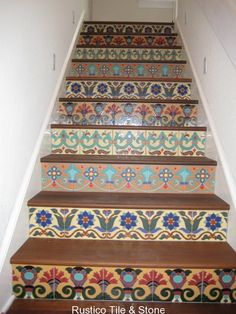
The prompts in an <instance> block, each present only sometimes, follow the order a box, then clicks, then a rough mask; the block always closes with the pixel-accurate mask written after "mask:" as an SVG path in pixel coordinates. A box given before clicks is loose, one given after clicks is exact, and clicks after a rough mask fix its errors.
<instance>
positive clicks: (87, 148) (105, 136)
mask: <svg viewBox="0 0 236 314" xmlns="http://www.w3.org/2000/svg"><path fill="white" fill-rule="evenodd" d="M80 154H82V155H111V154H112V130H93V129H90V130H81V138H80Z"/></svg>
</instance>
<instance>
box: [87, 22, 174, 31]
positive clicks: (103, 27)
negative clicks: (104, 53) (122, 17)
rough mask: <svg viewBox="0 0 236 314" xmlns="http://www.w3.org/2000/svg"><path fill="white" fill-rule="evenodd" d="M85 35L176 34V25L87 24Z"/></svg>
mask: <svg viewBox="0 0 236 314" xmlns="http://www.w3.org/2000/svg"><path fill="white" fill-rule="evenodd" d="M82 32H83V33H88V34H92V33H95V34H96V33H108V34H109V33H111V34H116V33H119V34H120V33H123V34H136V33H141V34H158V33H159V34H171V33H172V32H174V25H172V24H169V25H165V24H142V23H141V24H140V23H139V24H123V23H117V24H114V23H112V24H109V23H104V24H103V23H99V24H94V23H89V22H88V23H85V24H84V25H83V28H82Z"/></svg>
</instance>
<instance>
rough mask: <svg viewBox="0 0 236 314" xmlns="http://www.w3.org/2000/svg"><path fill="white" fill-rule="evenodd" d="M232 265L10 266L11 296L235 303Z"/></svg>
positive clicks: (235, 271) (234, 272) (235, 284)
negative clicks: (230, 267)
mask: <svg viewBox="0 0 236 314" xmlns="http://www.w3.org/2000/svg"><path fill="white" fill-rule="evenodd" d="M235 274H236V270H235V269H204V270H203V269H186V268H183V269H171V268H166V269H163V268H138V267H135V268H132V267H93V266H80V265H79V266H78V265H77V266H75V265H67V266H57V265H56V266H55V265H13V292H14V294H15V296H16V297H17V298H29V299H34V298H41V299H74V300H114V301H115V300H120V301H164V302H222V303H235V302H236V296H235V290H236V282H235Z"/></svg>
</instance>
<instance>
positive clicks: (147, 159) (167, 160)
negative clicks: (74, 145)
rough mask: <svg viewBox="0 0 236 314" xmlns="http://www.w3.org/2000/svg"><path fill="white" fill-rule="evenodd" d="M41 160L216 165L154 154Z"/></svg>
mask: <svg viewBox="0 0 236 314" xmlns="http://www.w3.org/2000/svg"><path fill="white" fill-rule="evenodd" d="M41 162H53V163H111V164H154V165H196V166H197V165H204V166H216V165H217V162H216V161H215V160H212V159H209V158H207V157H179V156H174V157H172V156H171V157H153V156H118V155H117V156H116V155H111V156H100V155H95V156H87V155H69V154H50V155H48V156H45V157H42V158H41Z"/></svg>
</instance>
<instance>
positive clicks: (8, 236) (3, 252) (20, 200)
mask: <svg viewBox="0 0 236 314" xmlns="http://www.w3.org/2000/svg"><path fill="white" fill-rule="evenodd" d="M85 13H86V12H85V10H83V11H82V13H81V16H80V18H79V21H78V24H77V27H76V30H75V33H74V36H73V39H72V41H71V44H70V47H69V49H68V52H67V55H66V59H65V61H64V64H63V66H62V69H61V72H60V74H59V77H58V80H57V83H56V87H55V89H54V92H53V95H52V98H51V101H50V104H49V107H48V111H47V114H46V117H45V120H44V122H43V125H42V128H41V130H40V132H39V137H38V140H37V142H36V145H35V147H34V151H33V153H32V157H31V159H30V162H29V166H28V167H27V169H26V173H25V175H24V178H23V180H22V185H21V188H20V190H19V193H18V197H17V199H16V202H15V205H14V208H13V210H12V214H11V216H10V219H9V223H8V226H7V228H6V232H5V236H4V239H3V244H2V247H1V249H0V273H1V272H2V269H3V267H4V264H5V261H6V258H7V254H8V251H9V248H10V246H11V242H12V239H13V235H14V231H15V229H16V226H17V222H18V219H19V216H20V213H21V210H22V209H23V208H24V206H23V205H24V200H25V196H26V193H27V190H28V187H29V184H30V180H31V177H32V173H33V171H34V168H35V165H36V163H37V160H38V159H39V158H38V157H39V155H40V150H41V147H42V143H43V139H44V136H45V133H46V131H47V130H48V128H49V123H50V120H51V116H52V115H53V112H54V110H55V104H56V103H57V98H58V95H59V92H60V90H61V88H62V85H63V82H64V80H65V77H66V71H67V68H68V65H69V62H70V61H71V57H72V53H73V50H74V49H75V47H76V44H77V38H78V35H79V33H80V31H81V28H82V24H83V21H84V19H85ZM10 300H11V298H10V299H9V300H8V301H7V303H6V305H5V306H4V309H5V308H6V307H7V304H9V302H10Z"/></svg>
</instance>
